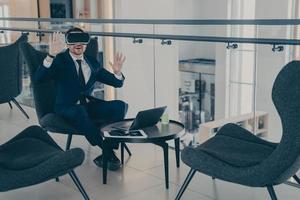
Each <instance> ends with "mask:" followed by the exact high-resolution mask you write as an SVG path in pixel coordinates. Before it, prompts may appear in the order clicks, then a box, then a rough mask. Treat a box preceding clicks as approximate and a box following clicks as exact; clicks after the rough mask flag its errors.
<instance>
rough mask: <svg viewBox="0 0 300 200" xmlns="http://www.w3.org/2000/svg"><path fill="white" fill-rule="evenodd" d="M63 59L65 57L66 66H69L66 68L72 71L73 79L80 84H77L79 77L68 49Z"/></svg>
mask: <svg viewBox="0 0 300 200" xmlns="http://www.w3.org/2000/svg"><path fill="white" fill-rule="evenodd" d="M65 59H66V67H67V68H70V69H68V70H71V71H72V76H73V78H74V80H76V83H77V84H78V85H80V84H79V77H78V73H77V69H76V66H75V63H74V61H73V59H72V57H71V55H70V53H69V50H66V51H65Z"/></svg>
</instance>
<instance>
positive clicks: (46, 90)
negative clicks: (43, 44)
mask: <svg viewBox="0 0 300 200" xmlns="http://www.w3.org/2000/svg"><path fill="white" fill-rule="evenodd" d="M20 48H21V51H22V53H23V56H24V58H25V61H26V63H27V66H28V69H29V76H30V80H31V86H32V90H33V97H34V104H35V109H36V114H37V116H38V119H40V118H42V117H43V116H45V115H46V114H48V113H51V112H53V111H54V103H55V93H56V89H55V83H54V81H47V82H39V83H37V82H36V81H34V74H35V72H36V70H37V68H38V67H39V66H40V64H41V63H42V62H43V60H44V58H45V57H46V56H47V53H44V52H41V51H38V50H36V49H35V48H34V47H33V46H31V45H30V44H29V43H27V42H24V43H21V44H20Z"/></svg>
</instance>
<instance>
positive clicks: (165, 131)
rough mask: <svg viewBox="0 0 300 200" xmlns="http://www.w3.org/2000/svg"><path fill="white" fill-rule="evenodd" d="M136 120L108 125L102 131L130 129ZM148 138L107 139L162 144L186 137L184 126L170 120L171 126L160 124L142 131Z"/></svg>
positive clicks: (109, 138) (110, 138)
mask: <svg viewBox="0 0 300 200" xmlns="http://www.w3.org/2000/svg"><path fill="white" fill-rule="evenodd" d="M133 120H134V119H125V120H123V121H119V122H115V123H112V124H108V125H106V126H104V127H102V128H101V131H102V132H103V131H110V130H114V129H115V128H113V127H124V126H127V127H129V126H130V125H131V124H132V122H133ZM142 130H143V131H144V132H145V133H146V135H147V138H131V137H126V136H125V137H120V138H119V137H118V138H116V137H105V139H108V140H114V141H119V142H130V143H148V142H160V141H166V140H171V139H176V138H179V137H181V136H182V135H184V133H185V131H184V125H183V124H182V123H180V122H177V121H174V120H170V122H169V124H162V123H160V122H158V123H157V124H156V125H155V126H151V127H146V128H143V129H142Z"/></svg>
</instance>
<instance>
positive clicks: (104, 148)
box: [102, 139, 109, 184]
mask: <svg viewBox="0 0 300 200" xmlns="http://www.w3.org/2000/svg"><path fill="white" fill-rule="evenodd" d="M107 143H108V142H107V141H106V140H105V139H104V140H103V149H102V151H103V168H102V172H103V173H102V175H103V184H106V182H107V162H108V153H109V152H108V151H109V150H108V144H107Z"/></svg>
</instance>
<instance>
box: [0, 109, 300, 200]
mask: <svg viewBox="0 0 300 200" xmlns="http://www.w3.org/2000/svg"><path fill="white" fill-rule="evenodd" d="M24 108H25V109H26V111H27V112H28V114H29V115H30V120H26V118H25V117H24V116H23V115H22V114H21V113H20V111H19V110H18V109H17V108H16V107H14V108H13V110H10V108H9V106H8V104H1V105H0V143H4V142H6V141H7V140H9V139H10V138H12V137H13V136H15V135H16V134H17V133H18V132H20V131H21V130H23V129H24V128H26V127H28V126H30V125H32V124H37V120H36V116H35V111H34V110H33V109H31V108H27V107H24ZM51 136H52V137H53V138H54V139H55V141H57V143H58V144H60V145H62V146H64V145H65V142H66V136H64V135H59V134H51ZM72 146H73V147H75V146H76V147H81V148H83V149H84V150H85V152H86V159H85V162H84V163H83V165H82V166H80V167H78V168H77V169H76V170H75V171H76V173H77V175H78V177H79V178H80V180H81V182H82V184H83V186H84V187H85V189H86V191H87V192H88V194H89V195H90V197H91V199H94V200H96V199H101V200H119V199H120V200H140V199H143V200H148V199H149V200H152V199H157V200H164V199H174V198H175V196H176V194H177V192H178V190H179V188H180V186H181V184H182V182H183V181H184V179H185V177H186V175H187V172H188V171H189V168H188V167H187V166H185V165H184V164H183V163H181V167H180V168H179V169H178V168H176V166H175V153H174V151H173V150H170V151H169V155H170V160H169V165H170V189H169V190H166V189H165V184H164V172H163V157H162V149H161V148H160V147H157V146H154V145H151V144H129V147H130V150H131V151H132V153H133V156H132V157H130V158H129V157H128V155H126V158H125V160H126V164H125V166H124V167H123V168H122V169H121V170H120V171H117V172H110V171H109V173H108V184H107V185H103V184H102V170H101V169H100V168H97V167H96V166H95V165H94V164H93V161H92V160H93V159H94V158H95V157H96V156H98V155H99V154H100V150H99V149H97V148H93V147H90V145H89V144H88V143H87V142H86V140H85V138H84V137H79V136H76V137H74V141H73V143H72ZM275 190H276V192H277V195H278V198H279V199H282V200H297V199H300V188H296V187H292V186H288V185H286V184H282V185H279V186H276V187H275ZM24 199H26V200H37V199H43V200H50V199H65V200H71V199H72V200H77V199H82V196H81V194H80V193H79V192H78V191H77V189H76V187H75V185H74V184H73V182H72V181H71V179H70V177H69V176H64V177H61V180H60V182H59V183H56V182H55V181H54V180H51V181H48V182H46V183H42V184H39V185H36V186H31V187H27V188H23V189H19V190H14V191H10V192H4V193H0V200H24ZM182 199H183V200H196V199H197V200H266V199H269V196H268V193H267V191H266V189H263V188H250V187H245V186H241V185H237V184H232V183H227V182H223V181H220V180H212V179H211V178H210V177H208V176H206V175H203V174H200V173H197V174H196V175H195V177H194V179H193V180H192V182H191V183H190V186H189V188H188V190H187V191H186V192H185V193H184V196H183V198H182Z"/></svg>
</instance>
